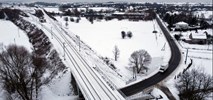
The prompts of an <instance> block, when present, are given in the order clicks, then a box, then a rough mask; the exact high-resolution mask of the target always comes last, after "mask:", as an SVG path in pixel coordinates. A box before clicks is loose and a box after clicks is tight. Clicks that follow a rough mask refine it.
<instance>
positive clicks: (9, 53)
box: [0, 45, 46, 100]
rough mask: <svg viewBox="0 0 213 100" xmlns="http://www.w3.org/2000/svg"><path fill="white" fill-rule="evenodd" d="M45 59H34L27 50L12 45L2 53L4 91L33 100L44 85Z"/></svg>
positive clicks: (0, 75)
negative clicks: (42, 79)
mask: <svg viewBox="0 0 213 100" xmlns="http://www.w3.org/2000/svg"><path fill="white" fill-rule="evenodd" d="M45 65H46V62H45V60H44V58H40V57H33V56H32V54H31V53H29V52H28V51H27V50H26V48H24V47H18V46H16V45H10V46H8V47H7V48H6V50H3V51H2V52H1V53H0V79H1V80H2V82H3V85H4V89H5V90H6V91H7V92H8V93H10V94H17V95H18V96H19V97H20V98H21V99H23V100H33V97H34V96H33V95H35V96H36V99H37V94H38V88H39V87H40V86H41V85H42V82H41V77H42V76H43V73H44V71H45V68H44V66H45Z"/></svg>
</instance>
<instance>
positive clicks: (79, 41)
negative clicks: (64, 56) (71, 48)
mask: <svg viewBox="0 0 213 100" xmlns="http://www.w3.org/2000/svg"><path fill="white" fill-rule="evenodd" d="M76 37H77V38H78V43H79V44H78V46H79V52H80V51H81V39H80V36H78V35H76Z"/></svg>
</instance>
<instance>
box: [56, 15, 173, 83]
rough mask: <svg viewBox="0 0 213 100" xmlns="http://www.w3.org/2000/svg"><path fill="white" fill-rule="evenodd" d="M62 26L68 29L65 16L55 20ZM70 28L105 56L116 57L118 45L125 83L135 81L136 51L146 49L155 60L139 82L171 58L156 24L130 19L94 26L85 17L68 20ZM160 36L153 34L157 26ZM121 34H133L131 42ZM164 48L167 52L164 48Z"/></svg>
mask: <svg viewBox="0 0 213 100" xmlns="http://www.w3.org/2000/svg"><path fill="white" fill-rule="evenodd" d="M56 18H57V20H59V22H61V24H62V25H63V26H64V27H66V26H65V21H64V20H63V17H62V18H60V17H56ZM68 24H69V25H68V26H67V28H68V29H69V30H70V31H71V32H73V33H75V34H76V35H78V36H80V39H81V40H82V41H84V42H85V43H86V44H88V45H89V46H90V47H91V48H92V49H93V50H94V51H96V52H97V54H99V55H100V56H102V57H108V58H110V59H114V58H113V49H114V46H115V45H117V46H118V49H119V50H120V56H119V59H118V61H113V62H114V64H115V66H116V67H117V70H116V71H117V72H118V73H119V74H121V75H122V76H123V77H125V78H124V82H127V81H128V80H130V79H131V78H132V71H131V69H129V58H130V55H131V53H133V52H134V51H136V50H140V49H144V50H146V51H148V53H149V54H150V55H151V57H152V62H151V64H150V65H149V66H148V67H149V68H150V70H149V71H148V72H147V73H146V74H143V75H139V76H138V79H139V80H141V79H145V78H147V77H148V76H150V75H153V73H156V72H157V71H158V67H159V66H160V64H162V62H166V61H168V60H169V58H170V51H169V50H170V49H169V47H168V45H167V43H166V40H165V38H164V35H163V34H162V33H161V31H160V30H159V27H158V25H156V22H155V21H139V22H132V21H128V20H122V21H118V20H116V19H114V20H111V21H105V20H102V21H94V23H93V24H91V23H90V22H89V21H88V20H87V19H86V18H84V17H82V18H81V20H80V22H79V23H74V22H70V21H68ZM153 24H155V27H156V30H157V31H158V33H156V34H154V33H152V31H153V30H154V27H153V26H154V25H153ZM121 31H125V32H127V31H131V32H132V33H133V37H132V38H131V39H129V38H127V37H126V38H125V39H122V38H121ZM164 44H166V45H165V51H164V50H162V48H163V47H164ZM112 81H113V82H115V84H116V85H117V86H118V87H122V86H123V85H124V86H125V84H123V85H121V82H120V81H117V80H116V79H114V80H112Z"/></svg>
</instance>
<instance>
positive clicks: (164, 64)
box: [159, 63, 169, 73]
mask: <svg viewBox="0 0 213 100" xmlns="http://www.w3.org/2000/svg"><path fill="white" fill-rule="evenodd" d="M168 67H169V66H168V63H163V64H162V65H161V66H160V69H159V72H161V73H163V72H165V71H166V69H167V68H168Z"/></svg>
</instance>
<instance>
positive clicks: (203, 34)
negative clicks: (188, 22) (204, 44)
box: [192, 33, 207, 39]
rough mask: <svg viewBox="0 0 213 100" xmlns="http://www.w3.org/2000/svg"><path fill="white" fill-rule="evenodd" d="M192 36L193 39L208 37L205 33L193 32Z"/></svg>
mask: <svg viewBox="0 0 213 100" xmlns="http://www.w3.org/2000/svg"><path fill="white" fill-rule="evenodd" d="M192 38H193V39H207V36H206V34H205V33H193V34H192Z"/></svg>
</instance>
